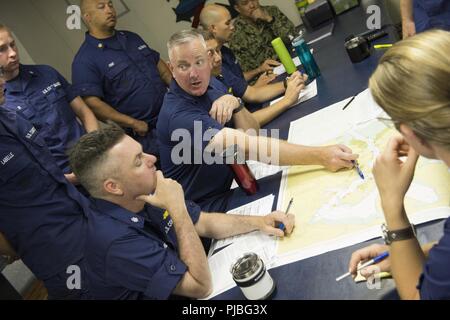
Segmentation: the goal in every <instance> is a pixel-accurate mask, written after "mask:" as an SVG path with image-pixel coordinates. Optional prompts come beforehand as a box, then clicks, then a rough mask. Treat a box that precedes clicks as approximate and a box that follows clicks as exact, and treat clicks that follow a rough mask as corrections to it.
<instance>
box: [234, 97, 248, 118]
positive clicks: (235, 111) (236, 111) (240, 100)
mask: <svg viewBox="0 0 450 320" xmlns="http://www.w3.org/2000/svg"><path fill="white" fill-rule="evenodd" d="M236 99H238V101H239V107H237V108H236V109H234V110H233V114H236V113H238V112H239V111H241V110H242V109H244V107H245V105H244V101H242V99H241V98H239V97H236Z"/></svg>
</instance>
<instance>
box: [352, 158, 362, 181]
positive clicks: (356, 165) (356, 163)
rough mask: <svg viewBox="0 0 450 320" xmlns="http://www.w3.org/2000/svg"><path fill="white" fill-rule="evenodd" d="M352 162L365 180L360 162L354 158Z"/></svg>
mask: <svg viewBox="0 0 450 320" xmlns="http://www.w3.org/2000/svg"><path fill="white" fill-rule="evenodd" d="M352 163H353V164H354V165H355V169H356V171H357V172H358V175H359V176H360V177H361V179H363V180H364V174H363V173H362V171H361V168H360V167H359V163H358V161H356V160H352Z"/></svg>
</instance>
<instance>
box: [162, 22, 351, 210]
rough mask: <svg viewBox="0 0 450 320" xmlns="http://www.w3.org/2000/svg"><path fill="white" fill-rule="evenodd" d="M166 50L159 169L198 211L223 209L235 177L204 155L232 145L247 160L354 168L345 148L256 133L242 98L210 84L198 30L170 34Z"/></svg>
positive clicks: (349, 154) (204, 53)
mask: <svg viewBox="0 0 450 320" xmlns="http://www.w3.org/2000/svg"><path fill="white" fill-rule="evenodd" d="M168 49H169V56H170V57H171V59H170V64H169V67H170V69H171V71H172V74H173V76H174V79H175V81H173V82H172V84H171V86H170V91H169V92H168V93H167V94H166V96H165V98H164V103H163V106H162V108H161V113H160V116H159V119H158V123H157V130H158V139H159V147H160V157H161V167H162V171H163V172H164V174H165V175H166V176H167V177H170V178H173V179H175V180H177V181H178V182H179V183H180V184H181V185H182V186H183V188H184V191H185V194H186V197H187V198H190V199H192V200H194V201H196V202H197V203H199V205H200V206H201V207H202V209H204V210H207V211H210V210H211V209H212V210H213V211H225V210H226V207H227V202H228V199H229V198H230V196H231V192H230V186H231V183H232V181H233V178H234V174H233V172H232V171H231V169H230V167H229V166H228V165H225V164H222V163H223V162H222V163H218V162H217V161H216V162H213V163H212V164H211V163H208V162H207V161H205V159H204V155H205V154H211V153H214V154H216V155H217V154H220V153H221V151H223V150H225V149H227V148H228V147H232V146H233V145H235V144H237V145H238V148H239V150H242V153H243V155H244V156H245V159H246V160H256V161H265V162H270V161H273V162H274V163H272V164H276V165H301V164H303V165H310V164H314V165H322V166H324V167H325V168H326V169H328V170H331V171H337V170H340V169H342V168H353V166H354V165H353V163H352V160H356V159H357V158H358V155H356V154H353V153H352V151H351V150H350V149H349V148H348V147H346V146H343V145H335V146H327V147H309V146H301V145H296V144H290V143H287V142H285V141H281V140H277V139H271V138H266V137H262V136H258V135H257V134H255V131H256V130H258V129H259V125H258V123H257V122H256V120H255V119H254V118H253V116H252V115H251V114H250V113H249V112H248V110H247V109H246V108H245V107H244V106H243V104H242V101H239V100H238V99H237V98H235V97H233V96H231V95H227V94H224V92H223V91H220V90H217V89H215V88H214V87H215V86H214V85H210V84H213V82H214V81H217V79H215V78H212V79H211V78H210V75H211V70H212V62H211V59H210V56H209V55H208V52H207V46H206V44H205V41H204V39H203V37H202V36H201V34H199V33H198V31H194V30H185V31H180V32H177V33H175V34H174V35H173V36H172V37H171V39H170V40H169V43H168ZM218 97H220V98H218ZM238 129H241V130H238ZM250 129H253V132H251V131H250ZM176 136H178V138H176ZM272 151H273V152H274V153H273V154H272V153H270V152H272ZM267 153H268V154H267ZM198 155H200V159H198ZM198 160H199V161H198Z"/></svg>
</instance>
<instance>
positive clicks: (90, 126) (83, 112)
mask: <svg viewBox="0 0 450 320" xmlns="http://www.w3.org/2000/svg"><path fill="white" fill-rule="evenodd" d="M70 106H71V107H72V110H74V112H75V114H76V115H77V117H78V118H79V119H80V120H81V123H82V124H83V127H84V129H85V130H86V131H87V132H92V131H95V130H98V121H97V118H96V117H95V115H94V113H93V112H92V110H91V109H89V107H88V106H87V105H86V104H85V103H84V101H83V99H81V97H76V98H75V99H74V100H73V101H72V102H71V103H70Z"/></svg>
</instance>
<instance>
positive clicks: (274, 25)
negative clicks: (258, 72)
mask: <svg viewBox="0 0 450 320" xmlns="http://www.w3.org/2000/svg"><path fill="white" fill-rule="evenodd" d="M263 8H265V9H266V10H267V12H268V13H269V14H270V15H271V16H272V17H273V18H274V20H273V21H272V22H271V23H267V22H265V21H260V20H258V21H257V22H256V24H255V25H254V24H252V23H251V22H249V21H248V20H246V19H245V18H243V17H242V16H239V17H237V18H236V20H235V22H234V25H235V28H236V31H235V32H234V34H233V36H232V38H231V41H230V48H231V50H233V53H234V54H235V55H236V57H237V59H238V61H239V63H240V64H241V67H242V70H243V71H244V72H245V71H250V70H253V69H256V68H258V67H259V66H260V65H261V64H262V63H263V62H264V61H265V60H266V59H269V58H270V59H277V55H276V53H275V50H273V48H272V45H271V42H272V40H273V39H275V38H277V37H281V39H283V41H284V42H285V43H286V44H287V43H289V37H288V35H294V33H295V31H294V24H293V23H292V22H291V21H290V20H289V19H288V18H287V17H286V16H285V15H284V14H283V13H282V12H281V11H280V9H278V7H276V6H264V7H263Z"/></svg>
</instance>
